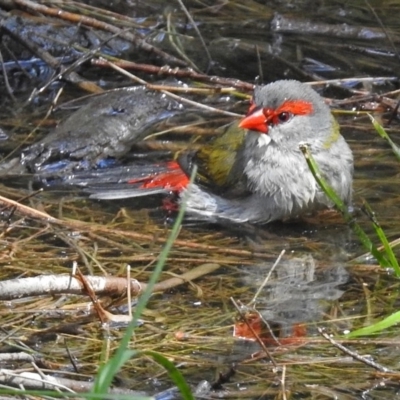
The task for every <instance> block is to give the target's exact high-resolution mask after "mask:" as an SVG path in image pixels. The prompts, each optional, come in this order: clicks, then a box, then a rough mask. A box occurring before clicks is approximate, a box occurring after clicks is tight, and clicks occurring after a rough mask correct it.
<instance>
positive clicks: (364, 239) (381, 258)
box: [300, 144, 392, 268]
mask: <svg viewBox="0 0 400 400" xmlns="http://www.w3.org/2000/svg"><path fill="white" fill-rule="evenodd" d="M300 150H301V151H302V152H303V154H304V157H305V159H306V161H307V165H308V167H309V168H310V171H311V173H312V174H313V176H314V178H315V180H316V181H317V182H318V184H319V186H320V187H321V189H322V190H323V191H324V193H325V194H326V195H327V196H328V198H329V199H330V200H332V202H333V203H334V204H335V206H336V208H337V209H338V210H339V211H340V213H341V214H342V216H343V218H344V219H345V221H346V222H347V223H348V225H349V226H350V227H351V228H352V229H353V231H354V233H355V234H356V235H357V236H358V238H359V239H360V241H361V243H362V245H363V246H364V247H365V248H366V249H367V250H368V251H369V252H370V253H371V254H372V255H373V256H374V257H375V258H376V260H377V261H378V263H379V265H380V266H381V267H384V268H392V265H391V264H390V262H389V261H388V260H387V258H386V257H385V255H384V254H382V253H381V252H380V251H379V250H378V249H377V248H376V247H375V245H374V244H373V243H372V242H371V240H370V239H369V237H368V236H367V234H366V233H365V232H364V231H363V229H362V228H361V227H360V225H358V224H357V222H356V221H355V220H354V218H353V216H352V215H351V214H350V213H349V211H348V210H347V206H346V205H345V204H344V203H343V201H342V200H341V199H340V197H339V196H338V195H337V194H336V193H335V191H334V190H333V189H332V187H331V186H330V185H329V184H328V183H327V182H326V181H325V179H324V178H323V177H322V174H321V171H320V170H319V168H318V165H317V164H316V162H315V160H314V158H313V157H312V155H311V152H310V150H309V148H308V146H307V145H305V144H302V145H300Z"/></svg>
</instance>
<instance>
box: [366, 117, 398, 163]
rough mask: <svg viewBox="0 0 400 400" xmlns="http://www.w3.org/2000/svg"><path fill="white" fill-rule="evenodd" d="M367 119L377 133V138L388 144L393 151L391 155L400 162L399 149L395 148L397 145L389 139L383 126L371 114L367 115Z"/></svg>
mask: <svg viewBox="0 0 400 400" xmlns="http://www.w3.org/2000/svg"><path fill="white" fill-rule="evenodd" d="M368 117H369V119H370V120H371V122H372V125H373V126H374V128H375V130H376V131H377V132H378V134H379V136H380V137H381V138H383V139H385V140H386V141H387V142H388V143H389V145H390V147H391V148H392V150H393V153H394V154H395V155H396V157H397V158H398V159H399V160H400V147H399V146H397V144H396V143H394V142H393V140H392V139H390V137H389V135H388V134H387V132H386V131H385V129H383V126H382V125H381V124H380V123H379V122H378V121H377V120H376V119H375V118H374V117H373V116H372V115H371V114H368Z"/></svg>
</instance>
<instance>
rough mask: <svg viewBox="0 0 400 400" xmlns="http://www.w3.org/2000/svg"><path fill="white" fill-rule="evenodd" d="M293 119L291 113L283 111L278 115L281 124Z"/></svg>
mask: <svg viewBox="0 0 400 400" xmlns="http://www.w3.org/2000/svg"><path fill="white" fill-rule="evenodd" d="M291 117H292V114H291V113H290V112H286V111H283V112H281V113H280V114H278V120H279V122H287V121H289V119H290V118H291Z"/></svg>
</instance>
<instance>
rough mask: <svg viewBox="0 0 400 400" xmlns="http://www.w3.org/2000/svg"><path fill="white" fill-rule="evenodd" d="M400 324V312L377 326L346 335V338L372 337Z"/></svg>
mask: <svg viewBox="0 0 400 400" xmlns="http://www.w3.org/2000/svg"><path fill="white" fill-rule="evenodd" d="M399 322H400V311H397V312H395V313H394V314H392V315H389V317H387V318H385V319H383V320H382V321H379V322H377V323H376V324H372V325H369V326H366V327H365V328H361V329H357V330H355V331H353V332H350V333H348V334H347V335H345V337H346V338H355V337H358V336H367V335H372V334H374V333H376V332H380V331H383V330H384V329H387V328H390V327H391V326H393V325H396V324H398V323H399Z"/></svg>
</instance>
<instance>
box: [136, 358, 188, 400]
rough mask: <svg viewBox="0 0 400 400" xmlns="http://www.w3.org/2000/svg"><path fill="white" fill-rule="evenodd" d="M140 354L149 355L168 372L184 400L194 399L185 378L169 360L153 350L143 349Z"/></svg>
mask: <svg viewBox="0 0 400 400" xmlns="http://www.w3.org/2000/svg"><path fill="white" fill-rule="evenodd" d="M141 354H147V355H149V356H151V357H152V358H153V359H154V360H155V361H156V362H157V363H158V364H160V365H161V366H162V367H163V368H164V369H165V370H166V371H167V372H168V374H169V377H170V378H171V380H172V381H173V382H174V383H175V385H176V387H177V388H178V389H179V391H180V392H181V395H182V397H183V399H184V400H194V396H193V394H192V391H191V389H190V387H189V385H188V384H187V382H186V381H185V378H184V377H183V375H182V374H181V373H180V371H179V370H178V369H177V368H176V367H175V365H174V364H173V363H172V362H171V361H169V360H168V359H167V358H166V357H164V356H163V355H161V354H159V353H157V352H155V351H150V350H146V351H143V352H142V353H141Z"/></svg>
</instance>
